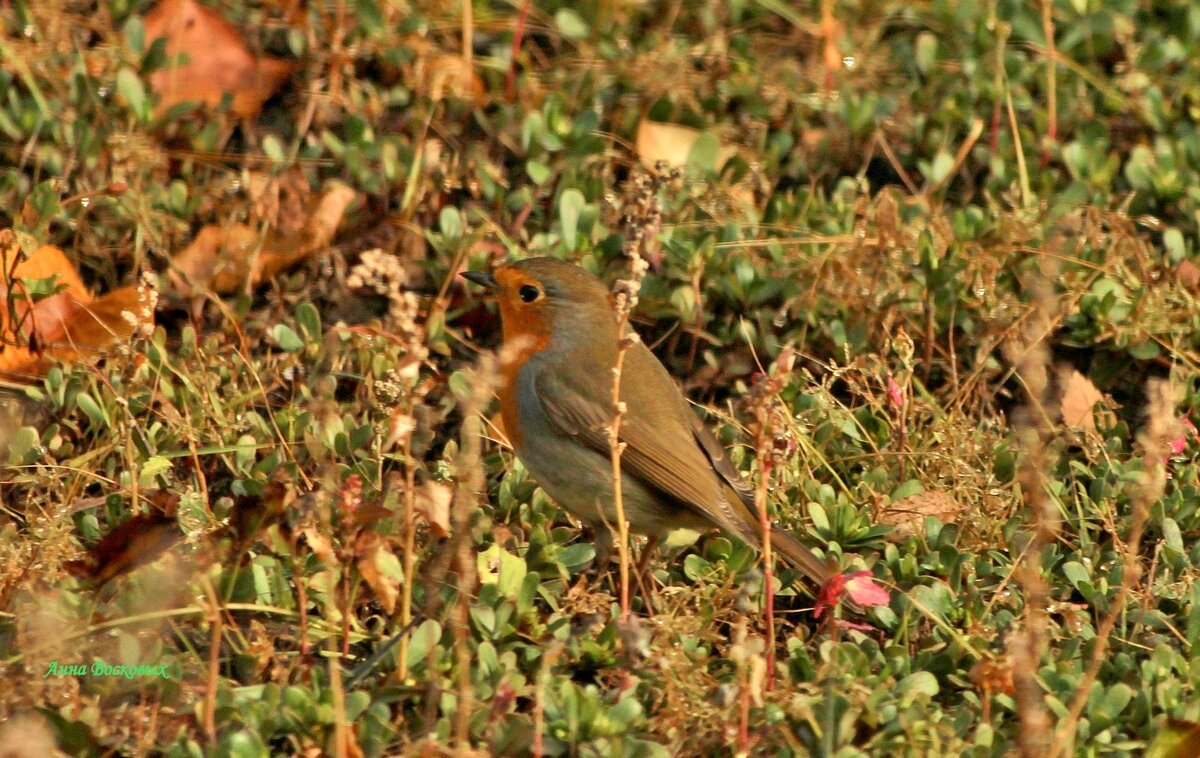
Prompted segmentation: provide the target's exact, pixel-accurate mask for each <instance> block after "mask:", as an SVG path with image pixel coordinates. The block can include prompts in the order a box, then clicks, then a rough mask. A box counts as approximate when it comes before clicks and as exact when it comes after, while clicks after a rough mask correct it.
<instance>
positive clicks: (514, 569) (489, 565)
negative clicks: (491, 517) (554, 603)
mask: <svg viewBox="0 0 1200 758" xmlns="http://www.w3.org/2000/svg"><path fill="white" fill-rule="evenodd" d="M476 560H477V563H478V565H479V581H480V583H481V584H494V585H496V589H498V590H499V591H500V593H501V594H502V595H504V596H505V597H509V598H513V599H516V597H517V596H518V595H519V594H520V592H521V585H522V584H523V583H524V582H525V574H526V573H527V572H528V568H527V567H526V566H525V559H524V558H521V557H518V556H515V555H513V554H512V553H509V552H508V551H506V550H504V549H503V548H502V547H500V546H499V545H492V546H491V547H489V548H488V549H487V550H484V551H483V552H482V553H479V555H478V556H477V558H476Z"/></svg>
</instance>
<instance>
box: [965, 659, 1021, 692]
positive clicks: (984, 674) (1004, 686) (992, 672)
mask: <svg viewBox="0 0 1200 758" xmlns="http://www.w3.org/2000/svg"><path fill="white" fill-rule="evenodd" d="M970 676H971V683H972V684H974V685H975V688H976V689H978V690H982V691H983V692H985V693H989V694H990V693H993V692H996V693H999V694H1001V695H1012V694H1013V691H1014V688H1013V678H1012V665H1011V664H1010V663H1009V662H1008V661H1007V660H996V659H993V658H983V659H982V660H980V661H979V662H978V663H976V664H975V665H974V666H972V667H971V674H970Z"/></svg>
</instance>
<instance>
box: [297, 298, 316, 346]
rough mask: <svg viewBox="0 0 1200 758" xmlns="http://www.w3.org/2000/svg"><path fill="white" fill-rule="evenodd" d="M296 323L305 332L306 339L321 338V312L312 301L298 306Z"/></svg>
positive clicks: (311, 340) (310, 340)
mask: <svg viewBox="0 0 1200 758" xmlns="http://www.w3.org/2000/svg"><path fill="white" fill-rule="evenodd" d="M296 323H297V324H298V325H299V326H300V331H302V332H304V339H306V340H308V341H309V342H319V341H320V340H321V335H322V332H321V314H320V312H319V311H318V310H317V307H316V306H315V305H313V304H312V303H300V304H299V305H297V306H296Z"/></svg>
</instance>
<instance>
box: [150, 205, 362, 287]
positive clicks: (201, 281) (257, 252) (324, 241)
mask: <svg viewBox="0 0 1200 758" xmlns="http://www.w3.org/2000/svg"><path fill="white" fill-rule="evenodd" d="M355 194H356V193H355V191H354V190H353V189H352V188H350V187H349V186H347V185H345V184H342V183H341V182H332V183H330V185H329V187H328V188H327V189H326V190H325V192H324V193H323V194H322V195H321V198H320V200H318V202H317V206H316V208H315V209H314V210H313V212H312V213H311V214H310V215H309V216H308V219H307V221H306V222H305V223H304V225H303V227H301V228H300V230H299V231H298V232H295V233H292V234H281V233H278V232H276V231H275V230H274V229H271V230H269V231H268V232H267V234H266V235H261V234H259V231H258V230H257V229H252V228H251V227H249V226H247V225H245V224H240V223H234V224H229V225H227V226H217V225H215V224H210V225H208V226H206V227H204V228H203V229H201V230H200V233H199V234H197V235H196V238H195V239H194V240H192V243H191V244H190V245H188V246H187V247H186V248H184V249H183V250H181V251H180V252H178V253H176V254H175V256H174V257H173V258H172V259H171V271H170V277H171V282H172V284H173V285H174V286H175V288H176V289H177V290H178V291H179V292H181V293H183V294H184V295H190V294H195V293H198V292H201V291H203V290H204V289H206V288H208V289H212V290H213V291H214V292H217V293H220V294H230V293H234V292H239V291H240V290H241V289H242V288H243V287H245V286H246V283H247V280H249V283H250V285H251V286H257V285H259V284H261V283H262V282H264V281H266V280H267V279H270V278H271V277H273V276H275V275H276V274H278V273H280V272H281V271H283V270H285V269H287V268H289V267H290V266H293V265H295V264H297V263H299V262H300V261H302V260H305V259H306V258H309V257H310V256H312V255H314V254H315V253H318V252H320V251H322V250H324V249H325V248H326V247H328V246H329V243H330V241H331V240H332V239H333V235H334V233H335V232H336V231H337V227H338V224H340V223H341V220H342V216H344V215H345V213H346V208H347V207H348V206H349V205H350V202H351V201H352V200H354V198H355Z"/></svg>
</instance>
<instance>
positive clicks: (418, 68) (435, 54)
mask: <svg viewBox="0 0 1200 758" xmlns="http://www.w3.org/2000/svg"><path fill="white" fill-rule="evenodd" d="M401 45H402V46H403V47H404V48H405V49H406V50H407V51H408V53H409V54H410V55H412V56H413V58H412V61H413V62H412V67H411V69H410V71H409V73H408V74H407V78H408V79H409V81H410V83H411V85H412V87H413V88H414V90H415V91H416V92H417V94H418V95H421V96H422V97H428V98H429V99H430V100H433V101H434V102H437V101H439V100H445V99H446V98H448V97H450V98H456V99H459V100H465V101H467V102H469V103H472V104H474V105H483V104H484V102H485V100H486V95H487V89H486V88H485V87H484V84H483V79H482V78H480V76H479V74H478V73H476V71H475V67H474V66H473V65H471V64H470V63H468V61H467V60H466V58H464V57H463V56H461V55H458V54H457V53H448V52H446V51H444V50H441V49H439V48H438V47H437V46H436V45H434V43H433V42H431V41H430V40H429V39H428V38H427V37H419V36H409V37H406V38H405V39H404V40H402V42H401Z"/></svg>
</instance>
